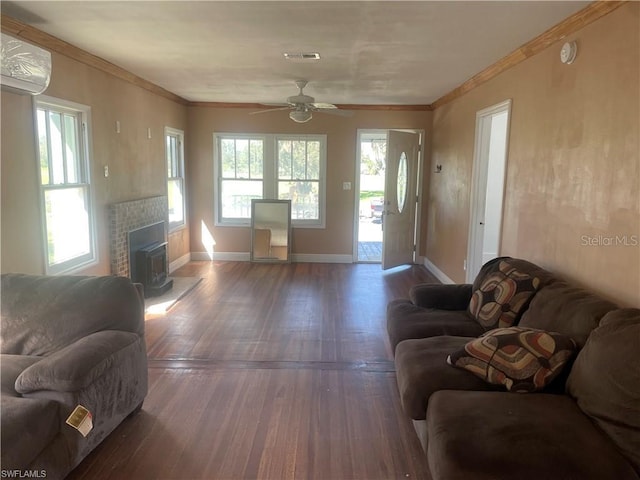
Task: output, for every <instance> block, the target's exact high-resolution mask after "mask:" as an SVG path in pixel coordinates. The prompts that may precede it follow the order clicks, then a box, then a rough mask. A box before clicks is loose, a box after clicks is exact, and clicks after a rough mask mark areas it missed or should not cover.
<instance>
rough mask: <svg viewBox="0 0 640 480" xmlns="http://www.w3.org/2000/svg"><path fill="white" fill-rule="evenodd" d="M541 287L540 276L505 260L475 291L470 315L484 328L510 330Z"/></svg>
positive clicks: (500, 262) (470, 306) (488, 274)
mask: <svg viewBox="0 0 640 480" xmlns="http://www.w3.org/2000/svg"><path fill="white" fill-rule="evenodd" d="M540 285H541V281H540V279H539V278H538V277H536V276H535V275H532V274H530V273H529V272H528V271H527V270H526V269H520V268H518V267H516V266H514V265H513V264H512V263H511V261H510V260H509V259H503V260H501V261H499V262H498V263H497V264H496V268H494V270H493V271H491V272H489V273H487V275H486V276H485V277H484V278H483V280H482V282H481V283H480V284H479V286H478V288H476V289H475V290H474V291H473V294H472V296H471V301H470V302H469V313H470V314H471V316H472V317H474V318H475V319H476V320H477V321H478V323H480V325H482V326H483V327H484V328H485V329H492V328H498V327H509V326H511V325H514V324H515V323H517V321H518V319H519V318H520V315H521V314H522V312H523V311H524V310H525V309H526V308H527V306H528V304H529V301H530V300H531V298H532V297H533V295H534V294H535V293H536V291H537V290H538V288H540Z"/></svg>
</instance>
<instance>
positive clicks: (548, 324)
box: [518, 282, 617, 347]
mask: <svg viewBox="0 0 640 480" xmlns="http://www.w3.org/2000/svg"><path fill="white" fill-rule="evenodd" d="M616 308H617V307H616V305H614V304H613V303H611V302H609V301H607V300H604V299H602V298H600V297H598V296H597V295H594V294H593V293H591V292H588V291H586V290H583V289H581V288H578V287H574V286H570V285H568V284H566V283H564V282H556V283H554V284H552V285H548V286H546V287H545V288H542V289H541V290H540V291H539V292H538V293H537V294H536V295H535V297H533V299H532V300H531V304H530V305H529V308H528V309H527V311H526V312H525V313H524V314H523V315H522V319H521V320H520V323H519V324H518V325H519V326H521V327H529V328H539V329H541V330H547V331H548V332H558V333H564V334H565V335H569V336H570V337H571V338H573V339H574V340H575V341H576V343H577V344H578V346H579V347H582V346H583V345H584V342H585V341H586V340H587V337H588V336H589V334H590V333H591V331H592V330H593V329H594V328H596V327H597V326H598V323H599V322H600V319H601V318H602V317H603V316H604V315H606V314H607V313H608V312H610V311H611V310H615V309H616Z"/></svg>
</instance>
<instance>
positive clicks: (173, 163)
mask: <svg viewBox="0 0 640 480" xmlns="http://www.w3.org/2000/svg"><path fill="white" fill-rule="evenodd" d="M164 134H165V139H166V156H167V203H168V209H169V231H173V230H177V229H179V228H181V227H184V226H185V224H186V222H185V217H186V211H187V210H186V199H185V188H184V147H183V144H184V132H182V131H181V130H175V129H173V128H169V127H166V128H165V129H164Z"/></svg>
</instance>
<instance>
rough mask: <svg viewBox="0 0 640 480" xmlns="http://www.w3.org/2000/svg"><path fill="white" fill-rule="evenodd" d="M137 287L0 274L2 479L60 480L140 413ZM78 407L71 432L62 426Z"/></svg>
mask: <svg viewBox="0 0 640 480" xmlns="http://www.w3.org/2000/svg"><path fill="white" fill-rule="evenodd" d="M139 287H140V286H137V285H134V284H132V283H131V281H130V280H129V279H127V278H124V277H87V276H59V277H47V276H36V275H21V274H4V275H2V279H1V295H2V323H1V338H2V344H1V358H0V366H1V369H2V371H1V384H2V385H1V386H2V391H1V401H2V406H1V409H2V410H1V421H2V434H1V445H0V446H1V449H2V456H1V457H2V458H1V461H2V476H3V478H4V477H5V475H7V476H13V478H30V477H33V476H37V477H38V478H44V477H46V478H48V479H60V478H64V477H65V476H66V475H67V474H68V473H69V472H70V471H71V470H72V469H73V468H74V467H75V466H76V465H78V464H79V463H80V462H81V461H82V459H83V458H84V457H86V456H87V455H88V454H89V453H90V452H91V451H92V450H93V449H94V448H95V447H96V446H97V445H98V444H99V443H100V442H102V440H103V439H104V438H105V437H106V436H107V435H109V434H110V433H111V432H112V431H113V429H114V428H116V427H117V426H118V425H119V424H120V422H122V420H123V419H125V418H126V417H127V416H129V415H130V414H131V413H133V412H136V411H138V410H139V409H140V408H141V407H142V402H143V400H144V398H145V396H146V394H147V355H146V347H145V340H144V300H143V296H142V292H141V289H140V288H139ZM78 405H80V406H81V407H84V408H86V410H88V412H89V414H90V415H87V414H86V411H85V412H84V413H85V415H84V416H80V418H81V419H84V423H82V424H81V425H80V427H81V428H80V429H75V428H74V427H72V426H71V425H70V424H68V423H67V419H69V418H70V416H71V414H72V413H73V412H74V410H75V409H76V407H77V406H78ZM80 410H81V409H79V411H80ZM77 418H78V417H76V419H77ZM89 419H90V420H91V421H89ZM71 423H73V420H71ZM7 478H8V477H7Z"/></svg>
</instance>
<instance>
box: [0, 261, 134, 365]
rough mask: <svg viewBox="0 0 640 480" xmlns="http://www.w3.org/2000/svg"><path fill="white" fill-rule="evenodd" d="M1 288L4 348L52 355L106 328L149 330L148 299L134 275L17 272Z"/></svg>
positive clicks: (4, 280)
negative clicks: (145, 304) (146, 322)
mask: <svg viewBox="0 0 640 480" xmlns="http://www.w3.org/2000/svg"><path fill="white" fill-rule="evenodd" d="M1 287H2V330H1V331H0V336H1V340H2V341H1V347H0V348H1V349H2V353H11V354H16V355H49V354H51V353H52V352H55V351H57V350H60V349H61V348H64V347H66V346H67V345H70V344H71V343H73V342H75V341H76V340H78V339H80V338H82V337H85V336H87V335H90V334H92V333H95V332H99V331H102V330H122V331H127V332H134V333H137V334H139V335H143V334H144V307H143V303H142V301H141V299H140V298H139V295H138V290H137V289H136V287H135V286H134V285H133V284H132V283H131V281H130V280H129V279H128V278H124V277H115V276H105V277H88V276H38V275H23V274H13V273H11V274H3V275H2V285H1ZM114 299H117V301H114Z"/></svg>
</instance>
